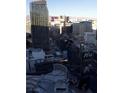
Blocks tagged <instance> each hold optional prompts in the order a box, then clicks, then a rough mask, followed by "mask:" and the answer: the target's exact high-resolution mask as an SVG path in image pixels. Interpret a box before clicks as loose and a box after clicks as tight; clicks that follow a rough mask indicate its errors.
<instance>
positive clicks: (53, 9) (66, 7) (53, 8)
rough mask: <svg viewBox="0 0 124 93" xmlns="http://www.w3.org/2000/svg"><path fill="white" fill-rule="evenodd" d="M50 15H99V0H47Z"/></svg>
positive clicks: (29, 0) (27, 4)
mask: <svg viewBox="0 0 124 93" xmlns="http://www.w3.org/2000/svg"><path fill="white" fill-rule="evenodd" d="M31 1H32V0H26V8H27V10H26V11H27V12H26V13H27V15H28V14H29V2H31ZM47 7H48V10H49V15H50V16H51V15H53V16H56V15H67V16H86V17H96V16H97V0H47Z"/></svg>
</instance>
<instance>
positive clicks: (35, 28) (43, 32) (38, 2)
mask: <svg viewBox="0 0 124 93" xmlns="http://www.w3.org/2000/svg"><path fill="white" fill-rule="evenodd" d="M30 18H31V33H32V43H33V47H34V48H42V49H48V46H49V27H48V9H47V5H46V0H33V1H32V2H31V3H30Z"/></svg>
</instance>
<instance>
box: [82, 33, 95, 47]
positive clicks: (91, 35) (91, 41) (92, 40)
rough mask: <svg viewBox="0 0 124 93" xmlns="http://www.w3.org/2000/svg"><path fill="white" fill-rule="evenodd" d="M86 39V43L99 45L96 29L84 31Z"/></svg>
mask: <svg viewBox="0 0 124 93" xmlns="http://www.w3.org/2000/svg"><path fill="white" fill-rule="evenodd" d="M84 41H85V43H89V44H94V45H95V46H96V45H97V35H96V31H93V32H84Z"/></svg>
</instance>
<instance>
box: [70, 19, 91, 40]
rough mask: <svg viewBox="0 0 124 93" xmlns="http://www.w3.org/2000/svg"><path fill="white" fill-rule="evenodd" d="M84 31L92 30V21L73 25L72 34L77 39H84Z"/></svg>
mask: <svg viewBox="0 0 124 93" xmlns="http://www.w3.org/2000/svg"><path fill="white" fill-rule="evenodd" d="M84 32H92V23H91V22H89V21H83V22H80V23H74V24H73V25H72V34H73V36H74V38H75V39H77V40H81V41H83V37H84Z"/></svg>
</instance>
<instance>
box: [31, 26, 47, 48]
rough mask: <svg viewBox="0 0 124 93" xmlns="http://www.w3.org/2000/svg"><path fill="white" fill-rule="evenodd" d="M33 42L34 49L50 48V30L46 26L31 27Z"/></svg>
mask: <svg viewBox="0 0 124 93" xmlns="http://www.w3.org/2000/svg"><path fill="white" fill-rule="evenodd" d="M31 31H32V32H31V33H32V42H33V47H34V48H42V49H48V48H49V28H48V27H47V26H46V27H45V26H36V25H32V26H31Z"/></svg>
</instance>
